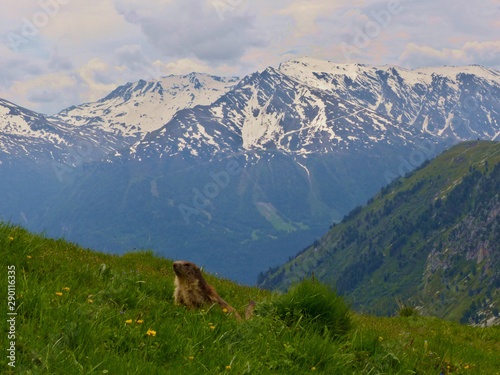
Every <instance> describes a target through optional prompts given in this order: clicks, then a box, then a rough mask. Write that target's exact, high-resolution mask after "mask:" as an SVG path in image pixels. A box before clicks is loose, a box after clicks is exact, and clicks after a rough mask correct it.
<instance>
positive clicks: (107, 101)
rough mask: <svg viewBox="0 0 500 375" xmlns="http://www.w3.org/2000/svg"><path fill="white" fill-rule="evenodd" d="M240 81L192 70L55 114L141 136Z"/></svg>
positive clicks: (119, 90)
mask: <svg viewBox="0 0 500 375" xmlns="http://www.w3.org/2000/svg"><path fill="white" fill-rule="evenodd" d="M238 82H239V78H237V77H216V76H211V75H208V74H200V73H191V74H188V75H185V76H176V75H170V76H167V77H162V78H159V79H152V80H148V81H145V80H140V81H138V82H135V83H127V84H126V85H123V86H120V87H118V88H117V89H115V90H114V91H113V92H111V93H110V94H109V95H108V96H106V97H105V98H103V99H101V100H99V101H97V102H94V103H86V104H82V105H80V106H77V107H70V108H67V109H65V110H63V111H61V112H60V113H58V114H56V115H55V116H54V118H57V119H59V120H61V121H65V122H68V123H71V124H74V125H78V126H81V125H89V124H94V125H95V124H98V125H100V126H102V127H103V128H105V129H108V130H109V131H113V132H116V133H119V134H121V135H123V136H125V137H133V138H141V137H142V136H144V135H145V134H146V133H148V132H151V131H154V130H157V129H158V128H160V127H162V126H163V125H165V124H166V123H168V122H169V121H170V120H171V119H172V118H173V117H174V116H175V114H176V113H177V112H178V111H180V110H182V109H184V108H192V107H195V106H197V105H208V104H211V103H213V102H214V101H216V100H217V99H218V98H220V97H221V96H222V95H224V94H225V93H226V92H227V91H229V90H230V89H231V88H232V87H233V86H234V85H236V84H237V83H238Z"/></svg>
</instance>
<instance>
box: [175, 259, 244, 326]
mask: <svg viewBox="0 0 500 375" xmlns="http://www.w3.org/2000/svg"><path fill="white" fill-rule="evenodd" d="M173 267H174V272H175V291H174V299H175V303H178V304H182V305H185V306H186V307H187V308H188V309H196V308H199V307H201V306H204V305H206V304H214V303H218V304H219V306H220V307H221V309H227V311H228V312H231V313H233V314H234V316H235V317H236V319H238V320H241V317H240V315H239V314H238V312H237V311H236V310H235V309H233V308H232V307H231V306H229V304H228V303H227V302H226V301H224V300H223V299H222V298H220V297H219V295H218V294H217V292H216V291H215V288H214V287H213V286H212V285H210V284H208V283H207V282H206V281H205V279H204V278H203V276H202V274H201V271H200V268H199V267H198V266H197V265H196V264H194V263H191V262H186V261H184V260H179V261H177V262H174V266H173Z"/></svg>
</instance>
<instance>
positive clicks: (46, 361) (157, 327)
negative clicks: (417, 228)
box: [0, 224, 500, 374]
mask: <svg viewBox="0 0 500 375" xmlns="http://www.w3.org/2000/svg"><path fill="white" fill-rule="evenodd" d="M0 257H1V259H2V265H3V269H4V271H3V276H2V279H1V285H2V290H3V291H4V292H3V293H4V295H6V290H7V287H6V280H7V270H6V269H7V267H9V266H12V265H14V266H15V269H16V299H17V301H16V303H17V313H18V316H17V323H16V354H17V359H16V368H15V370H14V371H11V372H9V369H10V368H9V367H8V366H7V365H6V356H5V355H3V356H2V362H1V368H2V371H4V372H5V373H22V374H28V373H32V374H78V373H84V372H85V373H88V374H107V373H109V374H164V373H171V374H221V373H228V374H229V373H235V374H245V373H252V374H254V373H262V374H271V373H272V374H277V373H283V374H302V373H311V372H313V373H325V374H335V373H338V374H361V373H366V374H367V373H384V374H391V373H394V374H396V373H400V374H403V373H405V374H407V373H417V374H432V373H435V374H439V373H440V372H441V373H444V374H447V373H453V374H469V373H470V374H495V373H498V369H499V368H500V358H499V356H498V353H499V352H500V327H492V328H488V329H484V328H474V327H470V326H460V325H458V324H456V323H449V322H444V321H441V320H438V319H429V318H415V317H411V318H375V317H371V316H360V315H355V314H353V315H352V322H353V327H352V329H351V331H350V332H349V333H348V334H347V335H346V336H345V337H342V338H340V339H336V340H334V339H332V338H330V337H329V335H328V334H325V333H324V332H321V331H317V330H313V329H311V328H310V327H311V326H310V325H308V324H307V323H306V321H305V320H299V321H295V322H293V323H292V324H291V325H286V324H284V323H283V321H282V320H280V319H278V318H277V317H276V315H273V314H266V313H265V311H264V310H263V308H262V306H264V307H265V306H268V307H269V306H272V303H273V302H272V301H274V300H275V299H276V298H280V297H278V296H277V295H273V294H271V293H270V292H267V291H263V290H259V289H256V288H249V287H243V286H240V285H238V284H235V283H233V282H231V281H229V280H224V279H219V278H217V277H216V276H213V275H207V279H208V280H209V282H210V283H212V284H213V285H214V286H215V287H216V289H217V290H218V292H219V294H220V295H221V296H222V297H223V298H224V299H225V300H227V301H228V302H229V303H230V304H232V305H233V306H234V307H235V308H237V309H238V310H239V311H240V312H243V311H244V308H245V306H246V304H247V302H248V300H249V299H250V298H252V299H254V300H256V301H257V302H260V304H259V305H260V306H261V308H260V310H261V314H257V315H256V316H255V317H254V318H253V319H252V320H251V321H245V322H242V323H238V322H236V321H235V320H234V319H233V318H232V317H230V316H227V315H226V314H225V313H224V312H222V311H221V310H220V309H219V308H218V307H214V308H206V309H204V310H198V311H188V310H186V309H185V308H183V307H180V306H176V305H175V304H174V302H173V299H172V292H173V289H174V286H173V272H172V270H171V266H172V262H171V261H169V260H165V259H161V258H158V257H155V256H153V255H152V254H151V253H148V252H138V253H130V254H126V255H123V256H112V255H107V254H102V253H99V252H95V251H90V250H86V249H82V248H80V247H78V246H76V245H74V244H71V243H67V242H65V241H62V240H58V241H54V240H51V239H45V238H43V237H40V236H37V235H32V234H30V233H28V232H26V231H25V230H23V229H20V228H18V227H13V226H10V225H5V224H0ZM103 265H105V266H103ZM58 293H59V294H60V295H59V294H58ZM270 301H271V302H270ZM2 306H3V309H2V311H3V316H4V317H5V316H6V314H5V307H6V305H5V303H3V304H2ZM262 311H264V313H262ZM2 321H3V322H4V323H3V324H4V327H5V328H4V335H5V336H6V326H5V324H6V323H5V319H2ZM148 331H149V333H150V335H148ZM152 331H155V334H154V335H152ZM2 342H3V343H5V341H4V340H2Z"/></svg>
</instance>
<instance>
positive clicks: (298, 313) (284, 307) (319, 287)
mask: <svg viewBox="0 0 500 375" xmlns="http://www.w3.org/2000/svg"><path fill="white" fill-rule="evenodd" d="M265 307H266V308H267V309H269V310H270V311H271V312H272V314H274V315H275V316H277V317H278V318H279V319H281V320H282V321H283V322H285V324H286V325H287V326H293V325H301V326H303V327H307V328H308V329H312V330H316V331H319V332H323V331H326V332H328V334H329V335H331V336H332V337H339V336H343V335H345V334H346V333H347V332H348V331H349V330H350V329H351V317H350V311H349V306H348V305H347V304H346V302H345V301H344V298H343V297H342V296H339V295H338V294H337V292H336V291H334V290H332V289H331V288H329V287H328V286H326V285H324V284H322V283H320V282H317V281H315V280H312V279H306V280H303V281H302V282H301V283H300V284H297V285H294V286H293V287H291V288H290V289H289V291H288V293H286V294H283V295H279V296H278V297H276V298H275V299H274V300H273V301H272V302H271V303H270V304H266V305H265ZM258 311H261V312H262V307H261V308H260V309H259V310H258Z"/></svg>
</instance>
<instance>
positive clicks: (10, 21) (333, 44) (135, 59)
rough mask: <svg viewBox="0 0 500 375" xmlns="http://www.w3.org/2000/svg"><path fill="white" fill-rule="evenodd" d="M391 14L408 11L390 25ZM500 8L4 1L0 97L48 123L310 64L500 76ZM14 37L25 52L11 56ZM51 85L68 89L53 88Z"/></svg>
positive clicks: (312, 1) (423, 2) (403, 3)
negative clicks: (68, 111) (116, 95)
mask: <svg viewBox="0 0 500 375" xmlns="http://www.w3.org/2000/svg"><path fill="white" fill-rule="evenodd" d="M42 4H45V5H43V6H42ZM48 4H49V5H50V4H52V8H51V7H50V6H49V5H48ZM57 4H59V5H58V6H57ZM390 4H396V5H397V4H399V5H400V8H401V9H400V11H397V12H392V13H390V17H389V18H387V17H386V16H387V10H388V9H389V6H390ZM498 5H499V0H484V1H482V2H470V1H467V0H441V1H435V0H419V1H415V0H412V1H410V0H354V1H348V0H338V1H331V0H308V1H303V0H273V1H272V2H271V1H265V0H254V1H253V2H249V1H248V0H161V1H158V0H86V1H71V0H23V1H18V2H12V1H10V2H9V1H3V2H1V3H0V37H1V38H0V56H1V59H0V97H3V98H5V99H8V100H11V101H14V102H18V103H19V104H23V105H27V106H32V107H31V108H32V109H34V110H37V109H40V110H42V111H44V112H46V113H47V112H49V113H50V112H51V111H55V110H60V109H62V108H64V107H65V106H69V105H74V104H80V103H81V102H83V101H88V100H96V99H100V98H101V97H102V96H105V95H106V94H108V92H109V91H108V90H112V89H113V88H115V87H116V86H117V85H120V84H123V83H126V82H133V81H137V80H138V79H151V78H154V77H158V76H162V75H168V74H187V73H190V72H191V71H198V72H205V73H210V74H216V75H237V76H243V75H245V74H248V73H251V72H253V71H256V70H261V69H264V68H266V67H267V66H269V65H273V66H276V65H278V64H279V63H281V62H283V61H285V60H287V59H290V58H294V57H298V56H305V55H307V56H312V57H317V58H322V59H328V60H332V61H338V62H346V61H351V62H361V63H367V64H400V65H404V66H408V67H417V66H422V65H445V64H447V65H450V64H453V65H464V64H483V65H486V66H490V67H496V68H498V67H499V65H498V64H499V62H498V61H500V58H499V57H500V56H499V47H498V42H497V41H498V40H500V22H499V21H498V20H499V19H500V7H499V6H498ZM43 12H45V14H46V16H47V17H44V16H43V14H42V13H43ZM384 17H386V18H384ZM45 18H46V19H47V22H45ZM34 20H38V22H36V21H34ZM42 21H43V22H42ZM26 22H31V23H33V22H35V23H37V25H38V27H37V29H38V31H37V33H36V34H35V35H24V34H23V33H22V31H23V27H26V26H25V25H26ZM376 23H378V25H379V27H377V24H376ZM35 26H36V25H35ZM9 33H10V34H9ZM12 33H15V34H17V35H19V36H21V37H23V38H25V39H26V40H25V41H26V42H27V43H23V44H22V45H21V46H20V48H19V49H18V50H16V49H14V48H12V45H11V44H10V41H9V38H8V36H9V35H12ZM362 33H363V34H365V35H368V34H369V35H368V37H364V36H363V35H361V34H362ZM345 47H348V48H350V47H353V48H354V49H353V53H351V54H349V53H347V54H346V53H345ZM349 57H350V59H349ZM46 77H52V78H54V79H56V82H66V84H65V85H64V86H62V87H56V86H50V85H48V86H47V83H48V81H47V78H46ZM56 77H58V78H56ZM62 77H67V79H69V80H68V81H66V80H63V79H62ZM37 84H38V85H40V86H39V87H38V88H36V87H35V86H36V85H37ZM57 90H60V91H61V94H60V95H59V94H57Z"/></svg>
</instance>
